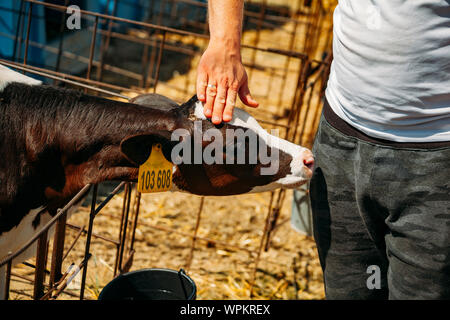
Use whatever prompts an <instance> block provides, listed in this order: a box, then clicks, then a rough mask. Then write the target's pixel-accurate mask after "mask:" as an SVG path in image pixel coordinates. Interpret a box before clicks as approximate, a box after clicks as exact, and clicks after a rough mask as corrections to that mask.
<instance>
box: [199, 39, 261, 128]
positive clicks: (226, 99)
mask: <svg viewBox="0 0 450 320" xmlns="http://www.w3.org/2000/svg"><path fill="white" fill-rule="evenodd" d="M237 95H239V98H240V99H241V101H242V102H243V103H244V104H245V105H247V106H249V107H252V108H256V107H258V102H257V101H256V100H255V99H253V97H252V96H251V94H250V90H249V88H248V77H247V73H246V71H245V68H244V66H243V64H242V60H241V54H240V50H239V46H238V45H230V44H227V43H226V42H224V41H218V42H210V43H209V46H208V48H207V49H206V51H205V52H204V54H203V56H202V58H201V59H200V63H199V66H198V69H197V97H198V99H199V100H200V101H202V102H204V110H203V112H204V114H205V116H206V117H207V118H211V117H212V119H211V121H212V123H214V124H220V123H221V122H222V120H223V121H225V122H228V121H230V120H231V119H232V117H233V110H234V107H235V105H236V99H237Z"/></svg>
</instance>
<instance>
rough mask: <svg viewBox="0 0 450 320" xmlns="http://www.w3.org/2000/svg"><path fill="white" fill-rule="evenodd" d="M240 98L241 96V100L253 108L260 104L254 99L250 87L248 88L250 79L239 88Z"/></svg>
mask: <svg viewBox="0 0 450 320" xmlns="http://www.w3.org/2000/svg"><path fill="white" fill-rule="evenodd" d="M239 98H241V101H242V102H243V103H244V104H245V105H247V106H249V107H252V108H256V107H258V106H259V103H258V102H257V101H256V100H255V99H253V97H252V95H251V93H250V89H249V88H248V81H246V82H245V83H244V84H243V85H242V86H241V88H240V89H239Z"/></svg>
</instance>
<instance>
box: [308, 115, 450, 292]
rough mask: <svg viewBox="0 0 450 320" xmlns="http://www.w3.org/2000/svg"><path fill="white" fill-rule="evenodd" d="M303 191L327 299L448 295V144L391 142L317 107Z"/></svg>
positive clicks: (449, 237)
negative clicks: (358, 132)
mask: <svg viewBox="0 0 450 320" xmlns="http://www.w3.org/2000/svg"><path fill="white" fill-rule="evenodd" d="M313 153H314V154H315V157H316V169H315V172H314V175H313V178H312V181H311V186H310V194H311V205H312V210H313V221H314V237H315V240H316V243H317V247H318V252H319V257H320V262H321V265H322V269H323V272H324V282H325V292H326V297H327V299H387V298H389V299H450V148H449V147H442V148H437V149H414V148H397V147H396V148H394V147H389V146H385V145H378V144H376V143H372V142H367V141H363V140H361V139H358V138H355V137H352V136H348V135H345V134H343V133H341V132H340V131H338V130H337V129H335V128H334V127H332V126H331V125H330V124H329V123H328V122H327V121H326V120H325V118H324V116H323V115H322V118H321V121H320V125H319V129H318V133H317V136H316V140H315V144H314V148H313Z"/></svg>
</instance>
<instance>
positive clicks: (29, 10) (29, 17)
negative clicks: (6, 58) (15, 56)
mask: <svg viewBox="0 0 450 320" xmlns="http://www.w3.org/2000/svg"><path fill="white" fill-rule="evenodd" d="M32 12H33V4H32V3H30V5H29V8H28V20H27V33H26V38H25V54H24V57H23V64H24V65H26V64H27V60H28V44H29V42H30V27H31V14H32ZM24 73H25V72H24Z"/></svg>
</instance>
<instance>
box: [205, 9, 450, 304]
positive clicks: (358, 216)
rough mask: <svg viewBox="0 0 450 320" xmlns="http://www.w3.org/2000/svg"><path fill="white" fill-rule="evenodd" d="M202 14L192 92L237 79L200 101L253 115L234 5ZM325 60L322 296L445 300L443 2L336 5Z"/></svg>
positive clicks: (449, 192)
mask: <svg viewBox="0 0 450 320" xmlns="http://www.w3.org/2000/svg"><path fill="white" fill-rule="evenodd" d="M209 8H210V14H211V16H210V30H211V35H212V38H211V43H212V46H211V44H210V46H209V47H208V50H207V51H206V52H205V55H204V56H203V58H202V60H201V62H200V66H199V88H198V92H199V94H200V95H201V94H202V93H204V91H203V86H204V84H205V83H206V84H208V83H210V82H209V79H213V80H217V79H222V78H223V75H224V74H228V75H231V74H235V75H237V76H235V77H234V78H233V81H234V82H231V83H233V84H234V85H235V86H233V87H232V90H231V94H230V95H228V93H227V94H226V95H225V94H224V92H230V90H228V91H227V90H226V89H224V88H227V86H226V85H225V86H223V87H222V89H220V90H218V95H217V97H220V100H219V101H218V102H217V104H216V102H215V100H214V98H210V95H208V90H206V97H205V99H206V100H205V101H206V106H207V108H205V109H206V111H205V115H206V116H210V115H211V114H212V115H213V117H214V116H216V117H217V118H216V119H215V120H217V121H219V119H220V116H221V115H222V114H223V120H224V121H228V120H229V119H230V117H231V111H232V106H233V105H234V101H235V100H233V97H235V95H234V92H241V95H240V97H241V99H243V102H244V103H246V104H248V105H250V106H252V107H254V106H256V104H253V103H252V102H254V101H253V99H251V98H250V95H249V94H248V87H247V84H246V83H247V82H246V77H245V73H242V64H241V62H240V59H239V55H238V54H237V53H236V54H234V55H233V54H229V52H237V48H238V47H236V46H234V45H230V44H235V43H237V42H239V37H240V34H239V33H237V31H236V30H238V29H239V30H240V24H241V22H240V21H241V16H242V11H241V10H242V0H241V1H239V0H233V1H230V0H210V3H209ZM229 30H235V31H234V32H228V31H229ZM225 33H226V35H227V36H226V37H222V38H220V37H217V36H216V35H217V34H225ZM228 37H231V38H232V39H231V38H228ZM217 39H219V40H217ZM228 46H230V47H232V48H233V49H232V50H231V51H228V50H227V49H226V48H228ZM214 47H216V48H217V47H222V49H223V50H217V51H215V50H214V49H212V48H214ZM333 54H334V61H333V64H332V68H331V74H330V80H329V83H328V88H327V91H326V98H327V99H326V101H325V106H324V111H323V114H322V118H321V121H320V125H319V129H318V132H317V136H316V139H315V144H314V148H313V153H314V154H315V157H316V168H315V172H314V176H313V179H312V181H311V186H310V193H311V203H312V209H313V218H314V237H315V240H316V243H317V247H318V251H319V257H320V262H321V265H322V268H323V272H324V282H325V292H326V296H327V298H328V299H386V298H389V299H450V0H339V4H338V6H337V8H336V10H335V12H334V38H333ZM230 56H233V57H234V59H233V58H230ZM219 64H220V67H214V66H217V65H219ZM211 66H213V67H211ZM205 70H206V71H205ZM236 70H238V71H237V72H236ZM216 71H218V72H217V73H216ZM242 74H244V76H243V75H242ZM225 78H227V79H228V78H229V77H225ZM225 83H226V82H225V81H224V82H223V84H225ZM228 83H229V82H228ZM213 84H215V83H213ZM236 84H238V85H236ZM208 89H214V87H213V86H210V87H209V88H208ZM212 93H214V90H213V91H212ZM219 93H220V94H219ZM242 95H243V97H242ZM217 97H216V98H215V99H217ZM223 101H227V103H226V106H225V107H224V108H223V107H222V102H223ZM228 102H229V104H228ZM216 106H217V109H216ZM211 110H212V111H211ZM223 110H225V112H223ZM213 121H214V119H213ZM215 123H216V122H215Z"/></svg>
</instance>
